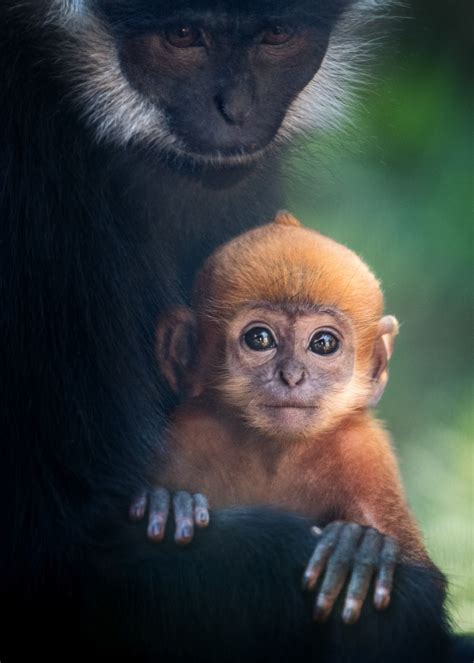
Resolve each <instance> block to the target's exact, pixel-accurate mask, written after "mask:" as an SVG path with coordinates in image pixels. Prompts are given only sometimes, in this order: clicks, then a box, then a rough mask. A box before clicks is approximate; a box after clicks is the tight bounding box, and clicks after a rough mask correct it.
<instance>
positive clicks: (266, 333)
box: [244, 327, 276, 352]
mask: <svg viewBox="0 0 474 663" xmlns="http://www.w3.org/2000/svg"><path fill="white" fill-rule="evenodd" d="M244 341H245V344H246V345H247V347H249V348H250V349H251V350H256V351H257V352H260V351H262V350H271V349H272V348H276V341H275V338H274V336H273V334H272V332H271V331H270V330H269V329H267V328H266V327H252V329H249V330H248V332H246V333H245V334H244Z"/></svg>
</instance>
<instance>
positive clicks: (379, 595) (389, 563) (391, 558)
mask: <svg viewBox="0 0 474 663" xmlns="http://www.w3.org/2000/svg"><path fill="white" fill-rule="evenodd" d="M397 560H398V545H397V543H396V541H395V540H394V539H392V538H391V537H389V536H386V537H385V540H384V544H383V548H382V552H381V553H380V558H379V571H378V573H377V579H376V581H375V594H374V604H375V607H376V608H377V610H385V609H386V608H387V607H388V605H389V603H390V598H391V593H392V586H393V575H394V573H395V567H396V565H397Z"/></svg>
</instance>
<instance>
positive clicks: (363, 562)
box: [342, 529, 382, 624]
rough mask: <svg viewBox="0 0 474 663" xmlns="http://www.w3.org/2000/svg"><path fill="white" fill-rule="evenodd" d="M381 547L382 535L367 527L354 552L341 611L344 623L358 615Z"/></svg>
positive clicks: (356, 617)
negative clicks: (353, 560)
mask: <svg viewBox="0 0 474 663" xmlns="http://www.w3.org/2000/svg"><path fill="white" fill-rule="evenodd" d="M381 547H382V536H381V535H380V534H379V533H378V532H377V531H376V530H374V529H368V530H367V531H366V532H365V534H364V538H363V539H362V543H361V544H360V546H359V550H358V551H357V553H356V561H355V564H354V568H353V570H352V574H351V579H350V582H349V587H348V589H347V594H346V600H345V602H344V609H343V611H342V619H343V621H344V622H345V623H346V624H354V623H355V622H356V621H357V620H358V619H359V617H360V613H361V610H362V606H363V604H364V601H365V599H366V598H367V594H368V592H369V587H370V582H371V580H372V577H373V575H374V571H375V568H376V566H377V562H378V560H379V554H380V549H381Z"/></svg>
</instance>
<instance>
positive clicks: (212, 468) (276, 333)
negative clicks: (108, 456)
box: [157, 213, 428, 563]
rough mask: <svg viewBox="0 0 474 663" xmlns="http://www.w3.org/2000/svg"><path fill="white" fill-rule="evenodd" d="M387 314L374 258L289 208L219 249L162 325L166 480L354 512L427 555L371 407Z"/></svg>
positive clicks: (239, 499) (313, 511)
mask: <svg viewBox="0 0 474 663" xmlns="http://www.w3.org/2000/svg"><path fill="white" fill-rule="evenodd" d="M382 315H383V297H382V293H381V290H380V287H379V284H378V282H377V280H376V279H375V277H374V276H373V274H372V273H371V272H370V270H369V269H368V267H367V266H366V265H365V264H364V263H363V262H362V261H361V260H360V259H359V258H358V257H357V256H356V255H355V254H354V253H352V252H351V251H349V250H348V249H347V248H345V247H343V246H341V245H339V244H337V243H336V242H334V241H332V240H330V239H328V238H326V237H323V236H322V235H320V234H318V233H316V232H313V231H311V230H309V229H306V228H303V227H302V226H301V225H300V224H299V223H298V222H297V221H296V220H295V219H293V217H291V216H290V215H289V214H287V213H281V214H280V215H279V216H278V218H277V220H276V222H274V223H272V224H269V225H267V226H264V227H262V228H259V229H256V230H252V231H250V232H248V233H246V234H245V235H242V236H241V237H238V238H236V239H235V240H233V241H231V242H230V243H228V244H226V245H225V246H223V247H222V248H220V249H219V250H218V251H216V252H215V253H214V254H213V255H212V256H211V257H210V258H209V260H208V261H207V262H206V264H205V265H204V267H203V269H202V270H201V272H200V274H199V275H198V277H197V280H196V284H195V291H194V296H193V303H192V309H188V308H185V307H181V308H179V309H177V310H175V311H173V312H171V313H169V314H168V315H167V316H166V317H164V318H163V319H162V321H161V322H160V323H159V326H158V334H157V355H158V359H159V362H160V364H161V366H162V369H163V372H164V375H165V376H166V377H167V379H168V381H169V382H170V385H171V386H172V387H173V389H174V390H175V391H176V392H177V393H179V394H180V396H181V399H182V402H181V404H180V405H179V406H178V407H177V409H176V411H175V412H174V415H173V417H172V420H171V423H170V428H169V436H170V437H171V438H172V443H171V444H168V445H166V447H167V449H169V450H170V452H169V453H170V455H169V457H168V458H167V459H166V462H165V463H164V464H163V465H164V469H163V470H162V472H161V473H160V475H159V476H158V477H157V479H158V481H159V483H160V484H162V485H165V486H166V487H167V488H176V489H185V490H188V491H190V492H195V491H200V492H202V493H204V494H206V495H207V497H208V498H209V501H210V504H211V505H212V506H213V507H217V506H228V505H234V504H236V505H244V504H253V505H254V504H271V505H276V506H281V507H283V508H284V509H286V510H292V511H296V512H298V513H300V514H302V515H305V516H308V517H310V518H311V519H313V521H314V522H315V523H317V524H326V523H328V522H330V521H332V520H345V521H353V522H356V523H359V524H361V525H366V526H369V527H373V528H376V529H377V530H379V531H380V532H381V533H383V534H386V535H388V536H391V537H393V538H394V539H395V540H396V541H397V542H398V544H399V546H400V549H401V552H402V556H405V557H406V558H409V559H411V560H415V561H419V562H421V563H426V562H427V561H428V558H427V554H426V552H425V549H424V547H423V544H422V541H421V537H420V534H419V530H418V527H417V525H416V523H415V520H414V518H413V516H412V515H411V513H410V511H409V508H408V506H407V503H406V500H405V496H404V492H403V488H402V484H401V481H400V476H399V472H398V468H397V462H396V459H395V456H394V453H393V451H392V448H391V444H390V440H389V436H388V434H387V432H386V431H385V430H384V428H383V426H382V425H381V423H380V422H378V421H377V420H376V419H375V418H374V417H373V416H372V414H371V413H370V411H369V409H368V408H369V406H370V405H374V404H376V403H377V402H378V400H379V398H380V396H381V395H382V392H383V389H384V386H385V384H386V381H387V362H388V359H389V357H390V355H391V352H392V349H393V342H394V338H395V335H396V334H397V332H398V324H397V321H396V320H395V318H393V317H391V316H387V317H382ZM255 330H256V331H255ZM259 330H260V331H259ZM249 343H250V346H252V347H250V346H249ZM273 343H274V347H272V344H273Z"/></svg>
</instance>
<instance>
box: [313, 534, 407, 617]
mask: <svg viewBox="0 0 474 663" xmlns="http://www.w3.org/2000/svg"><path fill="white" fill-rule="evenodd" d="M313 533H314V534H315V535H316V536H317V537H318V541H317V543H316V548H315V550H314V553H313V555H312V556H311V559H310V560H309V563H308V566H307V567H306V571H305V574H304V579H303V587H304V589H306V590H313V589H314V588H315V587H316V584H317V582H318V580H319V578H320V577H321V575H322V574H323V573H324V578H323V579H322V582H321V586H320V588H319V589H318V592H317V596H316V602H315V605H314V619H315V620H316V621H318V622H324V621H325V620H326V619H328V617H329V615H330V614H331V611H332V609H333V607H334V603H335V602H336V599H337V597H338V596H339V594H340V593H341V591H342V589H343V587H344V585H345V583H346V580H347V579H348V578H349V577H350V580H349V584H348V589H347V593H346V598H345V602H344V608H343V611H342V619H343V621H344V622H345V623H346V624H353V623H355V622H356V621H357V620H358V619H359V617H360V613H361V609H362V606H363V604H364V601H365V599H366V598H367V594H368V592H369V587H370V583H371V581H372V578H373V576H374V575H375V592H374V604H375V607H376V608H377V609H378V610H384V609H385V608H387V606H388V604H389V603H390V594H391V591H392V584H393V574H394V571H395V566H396V563H397V558H398V547H397V544H396V542H395V541H394V540H393V539H392V538H391V537H389V536H385V535H383V534H381V533H380V532H378V531H377V530H375V529H372V528H369V527H363V526H362V525H357V524H355V523H345V522H339V521H336V522H333V523H331V524H330V525H328V526H327V527H325V528H324V529H323V530H322V531H321V530H319V529H318V528H313Z"/></svg>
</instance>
